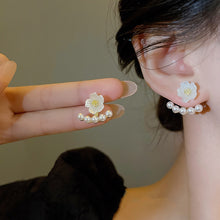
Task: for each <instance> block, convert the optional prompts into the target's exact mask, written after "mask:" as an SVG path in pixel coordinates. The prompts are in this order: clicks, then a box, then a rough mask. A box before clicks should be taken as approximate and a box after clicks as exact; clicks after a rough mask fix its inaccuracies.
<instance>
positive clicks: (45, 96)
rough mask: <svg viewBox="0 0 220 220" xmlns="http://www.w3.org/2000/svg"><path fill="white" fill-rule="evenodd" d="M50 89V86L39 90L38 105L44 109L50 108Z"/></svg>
mask: <svg viewBox="0 0 220 220" xmlns="http://www.w3.org/2000/svg"><path fill="white" fill-rule="evenodd" d="M51 93H52V89H51V87H50V86H47V87H44V88H42V89H40V105H41V106H42V107H43V108H44V109H49V108H50V105H51V103H50V97H51Z"/></svg>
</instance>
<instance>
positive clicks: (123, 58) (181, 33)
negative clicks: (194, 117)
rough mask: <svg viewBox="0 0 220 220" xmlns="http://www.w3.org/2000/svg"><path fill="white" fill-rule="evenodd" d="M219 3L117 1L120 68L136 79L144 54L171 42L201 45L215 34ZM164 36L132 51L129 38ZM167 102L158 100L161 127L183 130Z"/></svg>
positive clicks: (198, 0) (208, 0) (202, 0)
mask: <svg viewBox="0 0 220 220" xmlns="http://www.w3.org/2000/svg"><path fill="white" fill-rule="evenodd" d="M219 12H220V1H219V0H120V1H119V13H120V19H121V23H122V24H121V27H120V29H119V30H118V33H117V35H116V43H117V52H118V60H119V64H120V66H121V69H122V70H124V69H126V70H127V71H128V70H130V68H131V67H132V66H134V68H135V70H136V73H137V75H138V77H140V78H142V79H143V74H142V71H141V67H140V64H139V61H138V58H137V57H138V55H140V54H142V53H147V52H148V51H150V50H154V49H157V48H161V47H166V46H168V44H170V42H172V44H175V45H186V44H189V43H194V42H201V40H206V39H208V38H209V37H211V36H213V35H214V34H216V33H217V31H218V23H219V18H220V13H219ZM142 34H144V35H150V36H166V38H162V39H163V40H160V41H157V42H153V43H151V44H149V45H146V46H145V47H144V48H143V49H141V51H138V52H135V50H134V48H133V45H132V42H131V39H132V37H134V36H136V35H142ZM167 101H168V100H167V99H166V98H164V97H162V96H161V97H160V99H159V103H158V107H157V115H158V118H159V120H160V123H161V124H162V126H163V127H165V128H167V129H168V130H171V131H180V130H183V121H182V116H181V115H180V114H173V113H172V112H170V110H168V109H167V108H166V103H167Z"/></svg>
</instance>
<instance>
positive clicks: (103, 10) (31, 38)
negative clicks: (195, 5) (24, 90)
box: [0, 0, 181, 187]
mask: <svg viewBox="0 0 220 220" xmlns="http://www.w3.org/2000/svg"><path fill="white" fill-rule="evenodd" d="M119 24H120V23H119V19H118V13H117V1H116V0H105V1H103V0H93V1H91V0H83V1H82V0H33V1H28V0H19V1H15V0H8V1H2V2H1V7H0V33H1V34H0V53H3V54H5V55H6V56H8V57H9V59H12V60H14V61H15V62H16V63H17V64H18V68H17V72H16V74H15V77H14V78H13V80H12V82H11V84H10V86H26V85H39V84H50V83H62V82H71V81H82V80H92V79H98V78H109V77H115V78H118V79H120V80H132V81H135V82H136V83H137V84H138V91H137V93H136V94H135V95H134V96H132V97H129V98H126V99H122V100H117V101H116V102H114V103H118V104H121V105H124V107H125V109H126V111H125V114H124V116H123V117H122V118H119V119H117V120H112V121H111V122H109V123H108V124H106V125H104V126H100V127H97V128H92V129H88V130H83V131H76V132H68V133H63V134H57V135H50V136H42V137H35V138H31V139H27V140H23V141H18V142H15V143H9V144H4V145H1V146H0V184H5V183H9V182H13V181H16V180H23V179H28V178H32V177H36V176H42V175H47V173H48V172H49V171H50V169H51V168H52V166H53V164H54V162H55V160H56V159H57V157H58V156H59V155H60V154H61V153H62V152H64V151H66V150H69V149H75V148H79V147H84V146H93V147H96V148H97V149H99V150H101V151H103V152H104V153H106V154H107V155H108V156H109V157H110V158H111V159H112V161H113V163H114V164H115V166H116V168H117V170H118V172H119V173H120V175H121V176H123V178H124V180H125V184H126V186H128V187H137V186H142V185H149V184H152V183H154V182H156V181H158V180H159V179H161V178H162V177H163V176H164V175H165V174H166V172H167V171H168V170H169V169H170V168H171V166H172V164H173V163H174V161H175V158H176V156H177V154H178V152H179V143H180V141H181V136H180V135H179V134H178V135H177V134H176V133H175V134H173V133H170V132H167V131H165V130H164V129H162V128H161V127H160V126H159V125H158V121H157V119H156V117H155V103H156V101H157V96H156V95H155V94H153V92H152V91H151V90H150V89H149V88H147V86H146V83H145V82H144V81H143V80H140V79H138V77H136V75H135V73H134V71H132V70H131V71H130V72H129V74H125V73H122V72H121V71H120V68H119V66H118V64H117V53H116V46H115V41H114V35H115V33H116V32H117V29H118V27H119Z"/></svg>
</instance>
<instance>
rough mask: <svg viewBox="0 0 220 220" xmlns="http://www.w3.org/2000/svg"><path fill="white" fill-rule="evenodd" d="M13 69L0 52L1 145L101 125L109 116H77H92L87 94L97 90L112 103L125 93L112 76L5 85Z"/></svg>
mask: <svg viewBox="0 0 220 220" xmlns="http://www.w3.org/2000/svg"><path fill="white" fill-rule="evenodd" d="M16 68H17V64H16V63H15V62H14V61H10V60H9V59H8V58H7V57H6V56H5V55H3V54H0V144H5V143H9V142H13V141H18V140H22V139H26V138H31V137H36V136H42V135H49V134H57V133H63V132H68V131H75V130H81V129H87V128H91V127H95V126H100V125H103V124H105V123H107V122H108V121H109V120H110V119H107V120H106V121H105V122H99V123H97V124H94V123H92V124H91V123H90V124H87V123H85V122H81V121H79V119H78V118H77V115H78V113H80V112H81V113H82V114H84V115H91V114H90V113H89V111H88V109H87V108H85V106H84V105H85V100H86V99H88V98H89V94H91V93H93V92H97V94H102V95H103V97H104V99H105V102H111V101H114V100H117V99H119V98H120V97H121V96H123V95H124V92H126V91H125V90H126V86H125V85H124V83H123V82H121V81H120V80H118V79H114V78H109V79H99V80H90V81H82V82H68V83H58V84H48V85H37V86H24V87H8V84H9V83H10V81H11V80H12V78H13V76H14V74H15V72H16ZM107 110H112V111H113V115H114V113H115V112H117V110H118V106H117V105H113V104H112V105H111V104H109V105H105V108H104V110H103V112H105V111H107ZM116 117H117V116H116V115H115V118H116ZM113 118H114V117H113Z"/></svg>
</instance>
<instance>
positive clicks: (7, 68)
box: [0, 61, 17, 93]
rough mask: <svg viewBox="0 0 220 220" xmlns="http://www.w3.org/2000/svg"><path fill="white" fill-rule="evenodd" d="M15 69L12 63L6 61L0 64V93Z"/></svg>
mask: <svg viewBox="0 0 220 220" xmlns="http://www.w3.org/2000/svg"><path fill="white" fill-rule="evenodd" d="M16 69H17V64H16V63H15V62H14V61H6V62H4V63H3V64H0V93H1V92H2V91H3V90H4V89H5V88H6V87H7V86H8V84H9V83H10V82H11V80H12V78H13V76H14V74H15V72H16Z"/></svg>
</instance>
